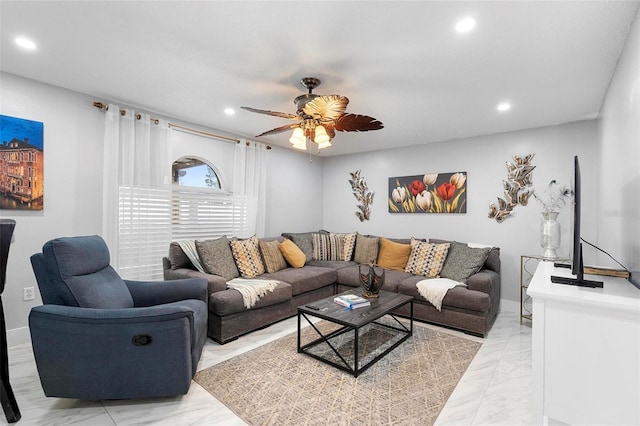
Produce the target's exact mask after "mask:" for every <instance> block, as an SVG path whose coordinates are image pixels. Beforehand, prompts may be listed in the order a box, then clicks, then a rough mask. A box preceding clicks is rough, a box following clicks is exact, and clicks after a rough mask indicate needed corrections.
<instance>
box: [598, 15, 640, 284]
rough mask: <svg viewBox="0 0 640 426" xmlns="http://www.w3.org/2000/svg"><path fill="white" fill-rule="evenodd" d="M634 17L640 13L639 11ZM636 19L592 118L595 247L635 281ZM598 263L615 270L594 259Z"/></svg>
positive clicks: (639, 22)
mask: <svg viewBox="0 0 640 426" xmlns="http://www.w3.org/2000/svg"><path fill="white" fill-rule="evenodd" d="M639 13H640V12H639ZM639 16H640V15H636V19H635V23H634V24H633V27H632V28H631V31H630V33H629V36H628V38H627V41H626V44H625V47H624V50H623V52H622V54H621V55H620V59H619V61H618V65H617V67H616V71H615V73H614V75H613V78H612V80H611V83H610V85H609V90H608V92H607V95H606V97H605V100H604V104H603V106H602V109H601V111H600V115H599V118H598V124H599V130H600V161H599V166H600V176H599V179H598V182H599V195H600V203H599V204H598V206H597V212H598V228H599V234H598V244H599V246H600V247H601V248H603V249H605V250H607V251H609V252H610V253H611V254H612V255H613V256H614V257H616V258H618V260H619V261H620V262H622V263H623V264H624V265H625V266H627V267H628V268H629V269H630V270H631V271H632V272H633V273H634V275H635V280H636V281H637V282H640V19H639ZM598 261H599V262H600V264H602V265H607V266H612V267H617V265H616V264H615V263H613V262H611V261H610V260H609V259H608V258H607V257H606V256H604V255H600V256H599V257H598Z"/></svg>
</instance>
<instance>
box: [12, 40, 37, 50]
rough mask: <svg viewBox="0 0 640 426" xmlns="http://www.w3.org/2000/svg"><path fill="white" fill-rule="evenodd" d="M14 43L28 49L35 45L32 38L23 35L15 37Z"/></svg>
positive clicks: (33, 47)
mask: <svg viewBox="0 0 640 426" xmlns="http://www.w3.org/2000/svg"><path fill="white" fill-rule="evenodd" d="M16 44H17V45H18V46H20V47H22V48H23V49H28V50H34V49H35V48H36V47H37V46H36V44H35V43H34V42H33V40H30V39H28V38H25V37H16Z"/></svg>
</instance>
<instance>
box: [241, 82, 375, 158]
mask: <svg viewBox="0 0 640 426" xmlns="http://www.w3.org/2000/svg"><path fill="white" fill-rule="evenodd" d="M300 83H301V84H302V85H303V86H304V87H305V88H307V89H308V90H309V93H306V94H304V95H300V96H298V97H297V98H295V99H294V100H293V103H294V104H295V105H296V106H297V107H298V110H297V111H296V113H295V114H289V113H285V112H276V111H267V110H263V109H256V108H250V107H241V108H242V109H245V110H247V111H251V112H257V113H259V114H266V115H273V116H275V117H282V118H287V119H289V120H296V123H292V124H287V125H285V126H281V127H276V128H275V129H271V130H268V131H266V132H264V133H261V134H259V135H257V136H256V137H257V138H258V137H260V136H266V135H274V134H276V133H282V132H286V131H287V130H291V129H293V133H292V135H291V138H290V139H289V142H291V143H292V144H293V147H294V148H297V149H301V150H306V149H307V139H309V140H310V141H311V142H313V143H315V144H316V145H317V146H318V150H320V149H322V148H326V147H329V146H331V139H333V138H334V137H335V135H336V131H339V132H366V131H369V130H380V129H382V128H383V127H384V126H383V125H382V123H381V122H380V121H378V120H376V119H375V118H373V117H369V116H367V115H360V114H348V113H346V112H345V111H346V109H347V104H348V103H349V99H348V98H347V97H346V96H341V95H317V94H315V93H312V91H313V89H315V88H316V87H318V86H319V85H320V80H319V79H317V78H315V77H305V78H303V79H302V80H300Z"/></svg>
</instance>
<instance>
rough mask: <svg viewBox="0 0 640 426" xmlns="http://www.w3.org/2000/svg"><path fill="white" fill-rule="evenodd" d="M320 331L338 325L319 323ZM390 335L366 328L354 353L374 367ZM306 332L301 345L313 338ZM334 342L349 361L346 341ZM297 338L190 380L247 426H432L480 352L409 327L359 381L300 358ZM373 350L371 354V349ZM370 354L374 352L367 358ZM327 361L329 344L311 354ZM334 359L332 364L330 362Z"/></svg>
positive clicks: (469, 342) (429, 331) (468, 342)
mask: <svg viewBox="0 0 640 426" xmlns="http://www.w3.org/2000/svg"><path fill="white" fill-rule="evenodd" d="M319 324H320V325H319V327H320V328H321V329H322V330H323V331H324V332H326V331H328V330H331V329H333V328H335V325H333V324H330V323H327V322H321V323H319ZM395 334H396V333H394V332H390V331H389V330H388V329H386V328H384V327H379V326H370V327H367V328H366V329H362V331H361V332H360V342H361V345H359V352H360V355H361V356H363V354H364V361H365V362H366V361H367V360H368V359H372V357H373V356H375V354H376V353H377V352H375V350H377V348H378V346H379V345H381V346H382V347H385V346H386V345H391V344H393V341H394V339H396V337H395ZM316 336H317V335H315V331H314V330H313V329H312V328H311V327H307V328H306V329H304V330H303V339H302V342H303V344H304V343H306V342H310V341H312V340H313V339H315V338H316ZM352 338H353V334H352V333H351V336H346V335H342V336H340V337H337V338H336V339H334V340H333V341H332V342H333V344H334V346H335V347H339V348H340V349H339V350H340V353H341V354H342V355H343V356H344V357H345V358H346V359H347V360H348V361H351V360H352V353H351V352H352V350H351V349H350V346H352V345H349V341H350V340H351V339H352ZM296 339H297V337H296V333H292V334H290V335H288V336H285V337H283V338H281V339H279V340H276V341H274V342H271V343H268V344H266V345H264V346H261V347H259V348H256V349H254V350H252V351H250V352H247V353H245V354H242V355H239V356H237V357H235V358H232V359H230V360H228V361H225V362H222V363H220V364H217V365H214V366H212V367H210V368H208V369H206V370H203V371H201V372H199V373H198V374H196V376H195V378H194V380H195V381H196V382H197V383H199V384H200V385H201V386H202V387H204V388H205V389H206V390H207V391H208V392H209V393H211V394H212V395H213V396H215V397H216V398H217V399H218V400H219V401H220V402H222V403H223V404H225V405H226V406H227V407H229V408H230V409H231V410H232V411H233V412H234V413H236V414H237V415H238V416H239V417H241V418H242V419H243V420H244V421H245V422H247V423H248V424H250V425H278V426H280V425H421V426H423V425H430V424H433V423H434V422H435V420H436V418H437V416H438V414H439V413H440V411H441V410H442V407H443V406H444V404H445V403H446V401H447V399H448V398H449V396H450V395H451V393H452V392H453V389H454V388H455V386H456V384H457V383H458V381H459V380H460V378H461V377H462V375H463V374H464V372H465V370H466V369H467V367H468V366H469V363H470V362H471V360H472V359H473V357H474V356H475V354H476V353H477V352H478V349H480V346H481V343H478V342H475V341H473V340H469V339H465V338H462V337H457V336H453V335H451V334H448V333H444V332H439V331H435V330H432V329H429V328H425V327H421V326H414V332H413V336H412V337H410V338H409V339H408V340H407V341H405V342H404V343H402V344H401V345H400V346H398V347H397V348H395V349H394V350H393V351H391V352H390V353H389V354H387V355H386V356H385V357H384V358H382V359H381V360H379V361H378V362H377V363H376V364H374V365H373V366H372V367H370V368H369V369H368V370H366V371H365V372H364V373H362V374H360V376H358V377H357V378H354V377H353V376H352V375H350V374H348V373H346V372H343V371H342V370H339V369H337V368H335V367H332V366H330V365H327V364H325V363H322V362H320V361H318V360H316V359H314V358H312V357H310V356H308V355H305V354H298V352H297V340H296ZM373 348H375V349H373ZM372 351H373V352H372ZM321 352H324V354H325V355H327V356H331V354H332V353H333V351H331V349H330V348H329V347H328V345H327V344H324V343H323V344H322V345H321V346H319V347H317V348H316V353H321ZM334 358H336V357H334Z"/></svg>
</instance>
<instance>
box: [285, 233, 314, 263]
mask: <svg viewBox="0 0 640 426" xmlns="http://www.w3.org/2000/svg"><path fill="white" fill-rule="evenodd" d="M282 236H283V237H285V238H288V239H289V240H291V241H293V243H294V244H295V245H296V246H298V248H299V249H300V250H302V252H303V253H304V255H305V257H306V259H307V260H311V259H312V258H313V240H312V238H311V232H300V233H291V232H286V233H283V234H282Z"/></svg>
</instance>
